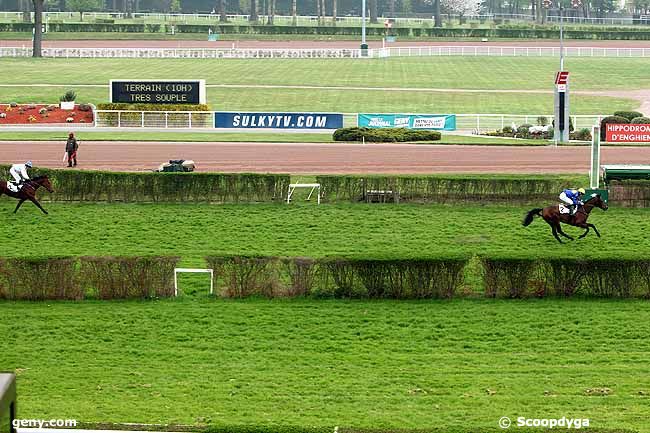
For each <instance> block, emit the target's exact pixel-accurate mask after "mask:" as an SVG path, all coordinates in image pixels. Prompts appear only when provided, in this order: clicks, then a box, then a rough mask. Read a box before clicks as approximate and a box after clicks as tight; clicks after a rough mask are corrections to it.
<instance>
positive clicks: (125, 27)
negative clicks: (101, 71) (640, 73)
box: [0, 21, 650, 40]
mask: <svg viewBox="0 0 650 433" xmlns="http://www.w3.org/2000/svg"><path fill="white" fill-rule="evenodd" d="M173 26H174V31H175V32H176V33H207V32H208V30H209V29H210V30H212V31H213V32H214V33H220V34H256V35H263V34H286V35H291V34H295V35H313V34H316V35H349V36H360V35H361V27H350V26H336V27H335V26H321V27H315V26H266V25H232V24H226V25H210V24H174V25H173ZM32 27H33V25H32V24H30V23H23V22H15V23H0V32H31V31H32ZM171 27H172V24H144V23H129V24H126V23H110V22H95V23H90V22H87V23H57V22H52V21H50V23H49V25H48V29H49V31H50V32H100V33H107V32H109V33H171ZM366 33H367V34H368V35H369V36H384V35H385V34H386V30H385V29H384V28H383V27H367V28H366ZM391 34H392V35H395V36H398V37H442V38H521V39H557V38H558V37H559V34H560V33H559V29H558V28H557V27H531V26H521V27H517V26H508V25H504V26H499V27H495V28H453V27H443V28H433V27H420V28H411V27H396V28H393V29H391ZM564 37H565V38H567V39H596V40H606V39H615V40H616V39H619V40H650V31H648V30H647V29H646V28H645V27H639V29H634V28H600V29H590V28H574V29H571V28H569V29H566V30H564Z"/></svg>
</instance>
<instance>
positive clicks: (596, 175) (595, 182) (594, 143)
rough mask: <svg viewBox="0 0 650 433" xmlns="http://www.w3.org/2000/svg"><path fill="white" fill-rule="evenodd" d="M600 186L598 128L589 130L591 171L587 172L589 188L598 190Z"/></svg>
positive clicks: (595, 126) (594, 127)
mask: <svg viewBox="0 0 650 433" xmlns="http://www.w3.org/2000/svg"><path fill="white" fill-rule="evenodd" d="M599 185H600V126H597V125H594V126H593V127H592V128H591V169H590V170H589V188H591V189H598V187H599Z"/></svg>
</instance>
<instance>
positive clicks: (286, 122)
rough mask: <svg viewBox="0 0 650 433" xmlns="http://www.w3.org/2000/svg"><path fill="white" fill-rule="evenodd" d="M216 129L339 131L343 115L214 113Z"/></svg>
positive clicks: (341, 126)
mask: <svg viewBox="0 0 650 433" xmlns="http://www.w3.org/2000/svg"><path fill="white" fill-rule="evenodd" d="M214 127H215V128H243V129H256V128H272V129H338V128H343V115H342V114H337V113H239V112H216V113H214Z"/></svg>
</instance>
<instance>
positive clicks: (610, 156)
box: [0, 141, 650, 174]
mask: <svg viewBox="0 0 650 433" xmlns="http://www.w3.org/2000/svg"><path fill="white" fill-rule="evenodd" d="M63 149H64V143H63V142H39V143H24V142H0V163H11V162H16V161H24V160H27V159H31V160H33V161H34V163H35V165H36V166H37V167H38V166H43V167H52V168H57V167H63V166H64V165H65V164H64V163H63V162H62V157H63ZM601 154H602V159H601V162H602V163H603V164H625V163H630V164H647V163H650V147H615V148H614V147H605V148H602V152H601ZM180 158H183V159H193V160H194V161H196V163H197V169H198V170H199V171H223V172H272V173H292V174H309V173H322V174H326V173H402V174H425V173H583V174H587V172H588V170H589V148H588V147H509V146H446V145H438V146H432V145H411V144H366V145H360V144H338V143H337V144H295V143H292V144H282V143H274V144H262V143H152V142H149V143H127V142H90V141H88V142H82V143H81V147H80V150H79V160H80V164H81V166H80V168H82V169H102V170H128V171H140V170H149V169H153V168H154V167H157V166H158V165H159V164H160V163H161V162H164V161H166V160H169V159H180Z"/></svg>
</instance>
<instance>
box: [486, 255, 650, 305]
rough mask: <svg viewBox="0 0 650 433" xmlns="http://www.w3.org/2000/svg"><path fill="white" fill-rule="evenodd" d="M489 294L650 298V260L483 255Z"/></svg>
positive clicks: (496, 295) (494, 295)
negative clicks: (528, 257) (521, 257)
mask: <svg viewBox="0 0 650 433" xmlns="http://www.w3.org/2000/svg"><path fill="white" fill-rule="evenodd" d="M481 264H482V270H483V283H484V291H485V295H486V296H487V297H507V298H522V297H531V296H534V297H547V296H559V297H571V296H574V295H581V296H588V297H597V298H646V299H647V298H650V259H567V258H556V259H553V258H545V259H520V258H517V259H511V258H482V259H481Z"/></svg>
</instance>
